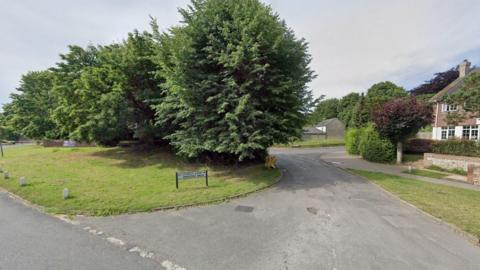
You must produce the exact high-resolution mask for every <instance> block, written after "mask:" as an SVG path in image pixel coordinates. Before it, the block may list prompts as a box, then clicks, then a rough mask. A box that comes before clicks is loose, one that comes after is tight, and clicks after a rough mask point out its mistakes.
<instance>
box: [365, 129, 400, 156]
mask: <svg viewBox="0 0 480 270" xmlns="http://www.w3.org/2000/svg"><path fill="white" fill-rule="evenodd" d="M395 149H396V148H395V146H394V145H393V144H392V142H390V140H388V139H384V138H381V137H380V135H379V134H378V132H377V131H376V130H375V128H374V127H373V125H371V124H370V125H368V126H366V127H365V128H363V129H362V131H361V138H360V142H359V150H360V155H361V156H362V158H364V159H365V160H368V161H373V162H381V163H386V162H391V161H393V160H394V159H395Z"/></svg>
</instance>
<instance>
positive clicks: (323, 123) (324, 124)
mask: <svg viewBox="0 0 480 270" xmlns="http://www.w3.org/2000/svg"><path fill="white" fill-rule="evenodd" d="M334 121H340V120H339V119H338V118H330V119H327V120H323V121H322V122H320V123H318V124H316V125H315V126H316V127H324V126H328V124H330V123H331V122H334Z"/></svg>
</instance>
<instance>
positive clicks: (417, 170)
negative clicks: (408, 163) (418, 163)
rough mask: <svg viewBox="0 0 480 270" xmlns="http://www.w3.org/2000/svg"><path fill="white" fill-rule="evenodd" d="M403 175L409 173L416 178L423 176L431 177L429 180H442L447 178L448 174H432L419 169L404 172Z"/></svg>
mask: <svg viewBox="0 0 480 270" xmlns="http://www.w3.org/2000/svg"><path fill="white" fill-rule="evenodd" d="M404 173H411V174H414V175H418V176H425V177H431V178H437V179H442V178H445V177H447V176H448V174H445V173H441V172H432V171H427V170H420V169H412V172H409V171H408V170H407V171H404Z"/></svg>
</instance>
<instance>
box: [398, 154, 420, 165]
mask: <svg viewBox="0 0 480 270" xmlns="http://www.w3.org/2000/svg"><path fill="white" fill-rule="evenodd" d="M422 159H423V155H420V154H403V162H404V163H410V162H415V161H419V160H422Z"/></svg>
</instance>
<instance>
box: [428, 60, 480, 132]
mask: <svg viewBox="0 0 480 270" xmlns="http://www.w3.org/2000/svg"><path fill="white" fill-rule="evenodd" d="M470 65H471V63H470V62H468V61H467V60H464V61H463V62H462V63H460V65H458V72H459V77H458V78H457V79H456V80H455V81H453V82H452V83H450V84H449V85H447V86H446V87H445V88H444V89H442V90H441V91H440V92H438V93H437V94H436V95H435V96H433V97H432V99H431V101H432V102H433V103H434V107H433V109H434V117H435V118H434V122H433V130H432V139H434V140H447V139H453V138H458V139H467V140H479V134H478V131H479V130H478V127H479V125H480V118H475V117H471V118H467V119H465V120H463V121H462V122H460V123H458V124H457V125H456V126H453V125H448V124H447V115H448V114H449V113H450V112H456V111H458V112H462V111H463V108H462V106H461V104H447V103H444V102H443V101H442V99H443V98H444V97H445V96H446V95H450V94H452V93H455V92H457V91H458V90H460V88H461V87H462V85H463V82H464V80H465V78H466V76H467V75H469V74H471V73H480V68H471V67H470Z"/></svg>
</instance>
